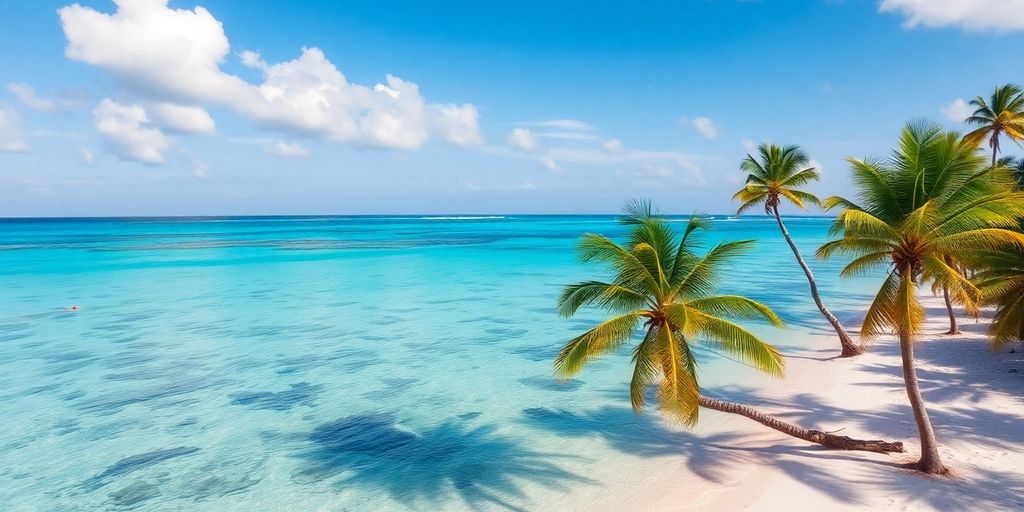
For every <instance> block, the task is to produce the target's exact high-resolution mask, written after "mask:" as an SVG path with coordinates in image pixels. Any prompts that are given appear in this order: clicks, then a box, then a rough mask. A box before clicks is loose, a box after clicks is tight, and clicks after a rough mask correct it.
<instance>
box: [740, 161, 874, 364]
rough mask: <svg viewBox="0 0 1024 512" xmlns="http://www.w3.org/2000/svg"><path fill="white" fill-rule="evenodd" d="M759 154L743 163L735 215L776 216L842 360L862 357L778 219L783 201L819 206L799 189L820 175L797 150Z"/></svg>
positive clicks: (779, 218)
mask: <svg viewBox="0 0 1024 512" xmlns="http://www.w3.org/2000/svg"><path fill="white" fill-rule="evenodd" d="M758 152H759V153H760V160H759V159H757V158H754V157H753V156H750V155H747V158H745V159H744V160H743V162H742V163H740V168H741V169H742V170H743V171H745V172H747V173H748V174H747V184H746V186H744V187H743V188H742V189H740V191H739V192H737V193H736V194H735V195H734V196H733V199H739V200H740V201H742V202H743V204H742V205H741V206H740V208H739V210H737V212H736V213H737V215H738V214H741V213H743V212H745V211H747V210H749V209H751V208H753V207H755V206H757V205H761V204H763V205H764V211H765V213H768V214H770V215H774V216H775V221H776V222H777V223H778V224H779V230H781V231H782V236H783V237H785V239H786V242H787V243H789V248H790V249H791V250H792V251H793V256H796V261H797V263H799V264H800V268H802V269H803V271H804V275H805V276H807V283H808V284H809V285H810V287H811V297H813V298H814V303H815V304H816V305H817V306H818V311H821V314H822V316H824V317H825V319H826V320H828V322H829V323H830V324H832V328H833V329H835V330H836V334H838V335H839V344H840V345H841V346H842V349H843V352H842V354H841V355H840V357H851V356H855V355H858V354H861V353H862V352H863V349H862V348H861V347H859V346H857V344H856V343H854V342H853V340H852V339H851V338H850V335H849V334H847V332H846V329H844V328H843V325H842V324H840V323H839V319H837V318H836V317H835V315H833V314H832V312H831V311H829V310H828V308H827V307H825V303H823V302H822V301H821V296H820V295H818V283H817V282H816V281H815V280H814V274H813V273H811V268H810V267H808V266H807V263H806V262H805V261H804V259H803V257H802V256H800V250H799V249H797V247H796V244H795V243H793V239H792V238H791V237H790V236H789V230H787V229H786V224H785V223H783V222H782V216H781V215H779V203H780V202H781V201H782V199H786V200H787V201H789V202H790V203H792V204H795V205H796V206H798V207H800V208H805V207H806V206H805V205H806V203H811V204H814V205H817V204H820V202H819V201H818V198H817V197H815V196H814V195H813V194H811V193H809V192H805V191H803V190H800V189H798V188H797V187H801V186H803V185H806V184H808V183H810V182H812V181H818V179H819V178H820V175H819V174H818V171H817V170H816V169H814V168H813V167H810V166H809V165H808V163H809V160H808V159H807V154H806V153H804V152H803V151H801V150H800V148H799V147H797V146H786V147H783V148H780V147H779V146H776V145H775V144H761V146H760V147H759V148H758Z"/></svg>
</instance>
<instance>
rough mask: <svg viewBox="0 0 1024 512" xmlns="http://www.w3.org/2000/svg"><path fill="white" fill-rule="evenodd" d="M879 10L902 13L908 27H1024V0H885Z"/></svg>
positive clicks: (1006, 29)
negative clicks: (1023, 0)
mask: <svg viewBox="0 0 1024 512" xmlns="http://www.w3.org/2000/svg"><path fill="white" fill-rule="evenodd" d="M878 10H879V12H896V13H899V14H902V15H903V17H904V18H906V19H905V20H904V22H903V26H904V27H906V28H914V27H918V26H925V27H947V26H954V27H960V28H962V29H965V30H971V31H982V30H993V31H998V32H1009V31H1013V30H1022V29H1024V2H1021V1H1020V0H882V3H881V4H880V5H879V7H878Z"/></svg>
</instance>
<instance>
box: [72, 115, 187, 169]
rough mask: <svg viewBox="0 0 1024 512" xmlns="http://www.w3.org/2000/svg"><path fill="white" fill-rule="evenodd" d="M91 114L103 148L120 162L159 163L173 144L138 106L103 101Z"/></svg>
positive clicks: (162, 161)
mask: <svg viewBox="0 0 1024 512" xmlns="http://www.w3.org/2000/svg"><path fill="white" fill-rule="evenodd" d="M92 114H93V118H94V119H95V121H96V130H97V131H98V132H99V133H100V134H101V135H102V136H103V138H104V141H105V142H106V145H107V148H108V149H109V150H110V151H111V152H112V153H114V154H115V155H117V156H118V157H120V158H121V159H123V160H133V161H137V162H142V163H146V164H151V165H155V164H162V163H164V151H166V150H167V149H168V148H170V147H171V145H173V144H174V141H173V140H172V139H171V138H170V137H168V136H167V135H165V134H164V133H163V132H162V131H160V129H159V128H157V127H156V126H153V124H152V123H151V122H150V120H149V117H148V116H147V115H146V110H145V109H144V108H142V107H141V106H139V105H122V104H120V103H117V102H115V101H113V100H111V99H109V98H107V99H104V100H103V101H101V102H100V104H99V105H98V106H97V107H96V108H95V109H93V111H92Z"/></svg>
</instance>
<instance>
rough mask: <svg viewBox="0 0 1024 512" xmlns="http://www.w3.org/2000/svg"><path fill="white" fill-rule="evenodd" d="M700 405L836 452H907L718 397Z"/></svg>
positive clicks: (701, 400)
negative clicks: (785, 418)
mask: <svg viewBox="0 0 1024 512" xmlns="http://www.w3.org/2000/svg"><path fill="white" fill-rule="evenodd" d="M697 402H698V403H699V404H700V405H701V407H705V408H708V409H713V410H716V411H721V412H727V413H729V414H739V415H740V416H746V417H747V418H750V419H752V420H754V421H756V422H758V423H760V424H762V425H764V426H766V427H768V428H771V429H774V430H778V431H779V432H782V433H783V434H786V435H790V436H793V437H796V438H799V439H803V440H804V441H808V442H811V443H817V444H820V445H822V446H825V447H827V448H833V449H836V450H859V451H866V452H877V453H892V452H899V453H902V452H903V443H902V442H900V441H896V442H891V441H880V440H862V439H853V438H850V437H847V436H837V435H835V434H831V433H829V432H822V431H821V430H812V429H806V428H803V427H801V426H799V425H794V424H792V423H787V422H785V421H782V420H780V419H778V418H775V417H773V416H769V415H767V414H764V413H762V412H760V411H758V410H756V409H754V408H752V407H749V406H746V405H743V404H737V403H734V402H725V401H722V400H718V399H716V398H709V397H706V396H704V395H699V396H698V397H697Z"/></svg>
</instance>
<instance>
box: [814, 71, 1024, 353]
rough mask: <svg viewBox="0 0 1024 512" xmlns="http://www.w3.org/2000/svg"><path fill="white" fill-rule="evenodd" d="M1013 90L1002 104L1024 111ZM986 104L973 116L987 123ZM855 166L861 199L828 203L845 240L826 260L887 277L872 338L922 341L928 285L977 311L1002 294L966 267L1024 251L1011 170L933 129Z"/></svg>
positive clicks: (1022, 212) (922, 129)
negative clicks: (840, 259)
mask: <svg viewBox="0 0 1024 512" xmlns="http://www.w3.org/2000/svg"><path fill="white" fill-rule="evenodd" d="M1010 93H1012V94H1009V96H1007V97H1006V98H1003V99H1002V100H1000V101H1002V102H1003V103H1004V104H1007V105H1016V106H1018V107H1021V108H1024V98H1022V97H1020V91H1019V90H1016V92H1014V91H1010ZM1000 94H1003V95H1004V96H1006V94H1008V93H1006V91H1004V92H1003V93H1000ZM978 103H979V107H978V111H977V112H975V116H974V117H979V118H980V117H983V116H984V115H986V114H985V112H984V109H985V108H987V107H985V106H984V100H981V99H979V100H978ZM1011 117H1012V116H1011ZM1004 118H1006V119H1009V118H1007V117H1006V116H1004ZM1006 119H1004V120H1006ZM1014 122H1015V121H1014ZM1007 123H1009V124H1012V123H1010V121H1007ZM848 161H849V162H850V165H851V170H852V171H853V179H854V183H855V184H856V187H857V192H858V195H857V198H856V202H854V201H849V200H846V199H841V198H829V199H827V200H825V202H824V205H825V207H826V208H841V212H840V213H839V215H838V217H837V218H836V221H835V222H834V223H833V226H832V229H831V232H830V235H831V236H833V237H838V238H836V239H834V240H831V241H829V242H827V243H825V244H824V245H822V246H821V247H820V248H819V249H818V252H817V254H818V256H819V257H822V258H828V257H831V256H835V255H842V256H846V257H852V258H853V259H852V261H851V262H849V263H848V264H847V265H846V267H845V268H844V270H843V271H842V275H843V276H844V277H845V276H850V275H862V274H865V273H868V272H872V271H878V270H882V269H886V270H887V272H888V274H887V276H886V280H885V282H884V283H883V284H882V287H881V288H880V289H879V291H878V293H877V294H876V296H875V300H874V301H873V302H872V304H871V307H870V308H869V310H868V313H867V316H866V317H865V319H864V325H863V326H862V328H861V337H862V339H863V340H865V341H869V340H871V339H873V338H874V337H877V336H878V335H879V334H882V333H885V332H896V333H899V334H901V335H905V336H909V337H911V338H913V337H914V336H915V335H916V334H917V333H918V331H919V329H920V327H921V325H922V324H923V319H924V310H923V308H922V307H921V305H920V304H919V303H918V300H917V297H916V295H915V291H916V290H917V287H918V286H919V285H931V287H932V288H933V289H935V290H938V289H946V290H948V292H949V293H950V297H951V300H952V301H953V302H955V303H958V304H961V305H963V306H964V308H965V310H966V311H967V312H968V313H969V314H970V313H972V312H976V311H977V309H978V307H979V305H980V303H981V301H982V299H983V297H986V296H988V295H990V294H992V293H996V292H995V291H994V290H996V289H998V288H999V286H998V285H989V284H986V286H981V285H975V284H973V283H972V282H970V281H969V280H967V279H966V278H965V277H964V272H963V270H964V268H966V267H965V266H969V267H970V268H978V269H984V268H986V267H985V265H986V262H985V258H984V257H983V256H982V254H983V253H986V252H994V251H1006V250H1018V251H1020V250H1024V233H1021V232H1020V231H1019V229H1020V226H1021V219H1022V218H1024V194H1022V193H1021V192H1020V191H1017V190H1013V186H1014V177H1013V175H1012V174H1011V172H1010V171H1009V169H1007V168H1006V166H1004V165H996V166H991V165H989V164H988V163H987V162H986V160H985V158H984V157H983V156H979V155H978V152H977V151H976V146H975V145H974V143H973V142H972V141H971V134H968V136H967V137H966V138H960V137H959V135H958V134H957V133H956V132H947V131H944V130H943V129H942V128H941V127H940V126H938V125H936V124H933V123H927V122H916V123H910V124H908V125H907V126H906V127H905V128H904V129H903V131H902V133H901V135H900V140H899V143H898V145H897V147H896V148H895V149H894V150H893V153H892V155H891V156H890V157H889V158H888V159H886V160H877V159H875V160H869V159H863V160H860V159H849V160H848ZM982 274H984V270H983V271H982ZM989 275H990V276H991V274H989ZM987 283H992V281H991V280H989V281H987ZM1011 330H1012V329H1011Z"/></svg>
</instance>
